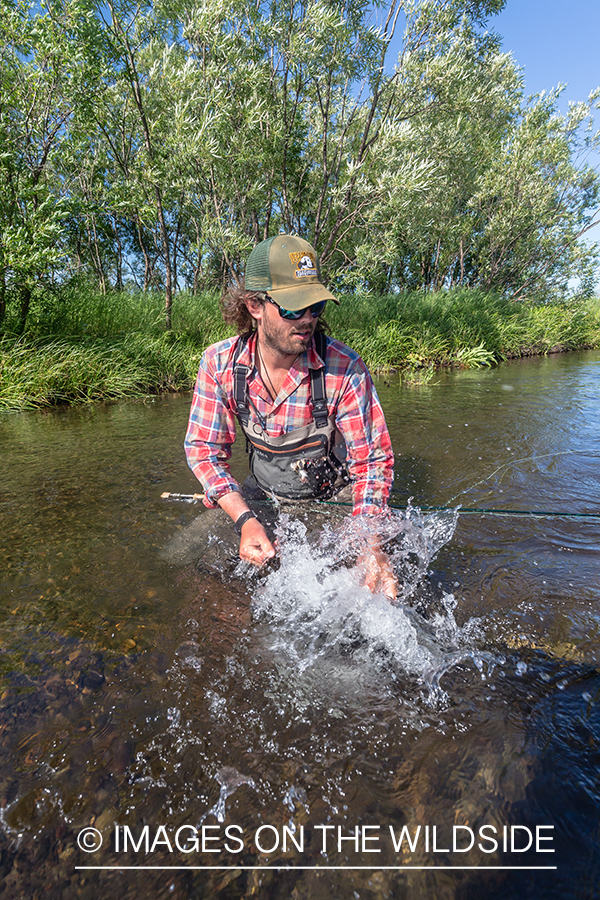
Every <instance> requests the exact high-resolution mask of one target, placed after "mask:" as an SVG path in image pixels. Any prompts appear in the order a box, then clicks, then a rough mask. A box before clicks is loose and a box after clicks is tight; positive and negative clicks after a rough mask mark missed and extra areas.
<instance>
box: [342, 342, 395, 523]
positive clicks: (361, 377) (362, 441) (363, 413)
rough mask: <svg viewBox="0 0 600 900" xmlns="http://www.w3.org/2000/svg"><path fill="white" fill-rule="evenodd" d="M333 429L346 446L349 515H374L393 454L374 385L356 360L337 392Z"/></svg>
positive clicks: (386, 487)
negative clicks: (351, 505) (339, 392)
mask: <svg viewBox="0 0 600 900" xmlns="http://www.w3.org/2000/svg"><path fill="white" fill-rule="evenodd" d="M336 425H337V427H338V429H339V430H340V432H341V434H342V436H343V438H344V440H345V442H346V448H347V453H348V456H347V460H346V464H347V467H348V473H349V475H350V478H351V482H352V502H353V515H355V516H357V515H376V514H378V513H380V512H382V511H383V509H384V508H385V507H386V504H387V500H388V497H389V494H390V488H391V485H392V480H393V473H394V454H393V451H392V442H391V439H390V435H389V431H388V428H387V425H386V422H385V417H384V415H383V410H382V408H381V404H380V402H379V398H378V396H377V392H376V390H375V385H374V384H373V380H372V378H371V376H370V374H369V372H368V371H367V368H366V366H365V365H364V363H363V361H362V360H361V359H360V358H359V359H357V360H356V361H355V362H354V365H353V366H352V369H351V370H350V372H349V374H348V378H347V381H346V383H345V385H344V388H343V390H342V392H341V395H340V398H339V402H338V407H337V415H336Z"/></svg>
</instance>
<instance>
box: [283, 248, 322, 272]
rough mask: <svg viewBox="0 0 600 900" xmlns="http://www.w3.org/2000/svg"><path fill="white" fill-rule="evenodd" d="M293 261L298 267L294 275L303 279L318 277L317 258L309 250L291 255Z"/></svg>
mask: <svg viewBox="0 0 600 900" xmlns="http://www.w3.org/2000/svg"><path fill="white" fill-rule="evenodd" d="M289 256H290V259H291V261H292V262H293V263H294V265H295V266H296V271H295V272H294V275H295V276H296V278H303V277H304V276H305V275H317V274H318V273H317V258H316V256H315V255H314V254H313V253H311V252H310V251H308V250H302V251H299V252H296V253H290V254H289Z"/></svg>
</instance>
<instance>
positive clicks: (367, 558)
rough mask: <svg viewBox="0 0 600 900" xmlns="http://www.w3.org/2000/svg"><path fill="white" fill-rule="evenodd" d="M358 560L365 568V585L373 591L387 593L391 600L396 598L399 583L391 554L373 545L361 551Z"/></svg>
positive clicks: (374, 592)
mask: <svg viewBox="0 0 600 900" xmlns="http://www.w3.org/2000/svg"><path fill="white" fill-rule="evenodd" d="M358 562H359V565H361V566H362V567H363V569H364V573H365V585H366V587H368V588H369V590H370V591H371V593H373V594H385V595H386V597H389V598H390V600H395V599H396V595H397V593H398V584H397V582H396V578H395V576H394V572H393V569H392V563H391V561H390V558H389V556H386V554H385V553H384V552H383V550H380V549H379V547H377V546H371V547H369V548H368V549H367V550H365V552H364V553H361V555H360V556H359V558H358Z"/></svg>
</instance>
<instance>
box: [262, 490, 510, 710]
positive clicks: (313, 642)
mask: <svg viewBox="0 0 600 900" xmlns="http://www.w3.org/2000/svg"><path fill="white" fill-rule="evenodd" d="M456 522H457V512H455V513H452V514H450V515H448V514H439V513H436V514H435V515H428V516H423V515H422V514H421V513H420V511H419V510H417V509H414V508H411V507H409V509H407V510H406V511H405V512H404V513H398V512H397V511H392V510H390V511H389V514H388V515H385V516H381V517H377V518H373V517H349V518H348V519H346V520H344V522H343V523H342V524H341V526H338V527H334V528H332V527H330V526H328V525H325V527H322V528H321V529H319V530H318V531H317V532H315V533H311V532H310V531H309V528H308V527H307V525H306V524H304V523H303V522H301V521H299V520H298V519H297V518H294V517H292V516H291V515H289V514H285V513H282V515H281V516H280V522H279V526H278V532H277V539H278V547H279V561H280V565H279V568H278V569H277V570H276V571H270V572H269V574H268V575H267V576H266V578H265V579H264V580H263V582H262V584H261V585H260V586H259V587H258V588H257V589H255V590H254V592H253V613H254V616H255V619H256V620H257V621H258V622H262V623H264V624H265V625H266V626H267V627H266V629H264V633H263V641H264V643H265V645H266V647H267V648H268V650H269V651H270V653H271V654H272V655H274V656H276V657H277V658H278V660H279V661H280V662H281V661H283V662H284V664H285V665H286V667H287V668H288V669H289V670H291V672H292V673H293V677H294V679H295V680H296V681H297V680H298V679H299V678H301V677H302V675H303V674H304V673H307V676H308V673H309V672H312V673H314V672H315V671H317V670H318V671H319V672H320V677H321V680H322V679H323V678H328V679H330V680H337V681H338V682H339V680H340V678H343V676H342V674H341V673H342V669H344V668H345V669H346V674H347V676H348V677H347V680H348V681H349V682H352V681H354V682H355V681H356V677H357V674H358V673H357V671H356V670H357V667H360V668H362V669H363V670H364V668H365V666H366V667H371V669H375V670H377V671H378V672H381V670H382V669H384V668H385V669H387V670H388V671H390V670H392V671H397V672H401V673H403V674H404V675H408V676H416V677H417V679H418V681H419V682H421V683H422V684H424V685H425V686H426V687H427V689H428V692H429V696H430V697H435V698H438V699H439V698H440V697H441V696H442V693H443V692H442V691H441V688H440V685H439V680H440V678H441V677H442V675H443V674H444V673H446V672H447V671H448V670H449V669H450V668H452V667H453V666H455V665H457V664H458V663H459V662H463V661H465V660H472V661H473V663H474V664H475V665H476V666H477V668H479V670H480V672H481V674H482V677H484V676H485V671H484V670H486V667H487V670H489V666H491V665H492V664H493V660H492V659H491V657H490V659H488V658H487V657H488V655H487V654H485V653H481V652H479V651H478V650H477V647H476V641H477V638H478V637H479V636H480V634H479V629H478V623H477V621H476V620H470V621H469V622H467V623H466V624H465V625H463V626H462V627H459V626H458V624H457V622H456V619H455V617H454V610H455V607H456V605H457V601H456V599H455V597H454V595H452V594H444V595H443V596H442V598H441V600H440V599H439V598H437V599H436V600H435V606H437V611H434V612H433V613H432V612H431V610H430V611H429V613H428V615H427V617H425V616H424V615H422V614H421V613H419V612H417V611H416V610H415V609H414V608H412V607H411V601H412V600H414V599H415V598H416V597H417V596H419V595H421V594H422V593H423V588H424V584H426V579H427V573H428V571H429V566H430V564H431V561H432V559H433V557H434V556H435V554H436V553H437V552H438V551H439V550H440V549H441V547H443V546H444V545H445V544H446V543H447V542H448V541H449V540H450V539H451V538H452V536H453V534H454V530H455V527H456ZM374 538H375V539H377V540H378V541H379V543H380V544H381V545H382V546H384V547H385V550H386V552H387V553H388V555H389V557H390V560H391V562H392V564H393V567H394V571H395V572H396V573H397V576H398V587H399V591H398V597H397V600H396V601H395V602H394V603H392V602H390V600H389V599H388V598H387V597H386V596H384V595H383V594H372V593H371V592H370V591H369V590H368V589H367V588H366V587H365V585H364V584H363V575H364V573H363V572H362V570H361V566H360V562H359V561H358V560H359V559H360V554H361V551H363V550H364V549H365V547H366V546H367V544H368V543H369V542H371V541H372V540H373V539H374ZM431 601H432V605H434V603H433V597H432V598H431ZM348 667H349V669H348Z"/></svg>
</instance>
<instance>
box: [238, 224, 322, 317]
mask: <svg viewBox="0 0 600 900" xmlns="http://www.w3.org/2000/svg"><path fill="white" fill-rule="evenodd" d="M245 286H246V290H247V291H267V292H268V293H269V295H270V296H271V297H272V298H273V300H274V301H275V302H276V303H278V304H279V306H282V307H283V308H284V309H291V310H299V309H304V308H305V307H307V306H310V305H311V304H312V303H317V302H318V301H319V300H333V302H334V303H338V304H339V302H340V301H339V300H337V299H336V298H335V297H334V296H333V294H332V293H331V292H330V291H328V290H327V288H326V287H325V285H324V284H323V282H322V281H321V271H320V269H319V258H318V256H317V254H316V252H315V250H314V249H313V248H312V247H311V245H310V244H309V243H308V241H305V240H304V238H301V237H297V236H296V235H291V234H278V235H277V237H271V238H268V239H267V240H266V241H261V243H260V244H257V245H256V247H255V248H254V250H253V251H252V253H251V254H250V256H249V257H248V261H247V262H246V274H245Z"/></svg>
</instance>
